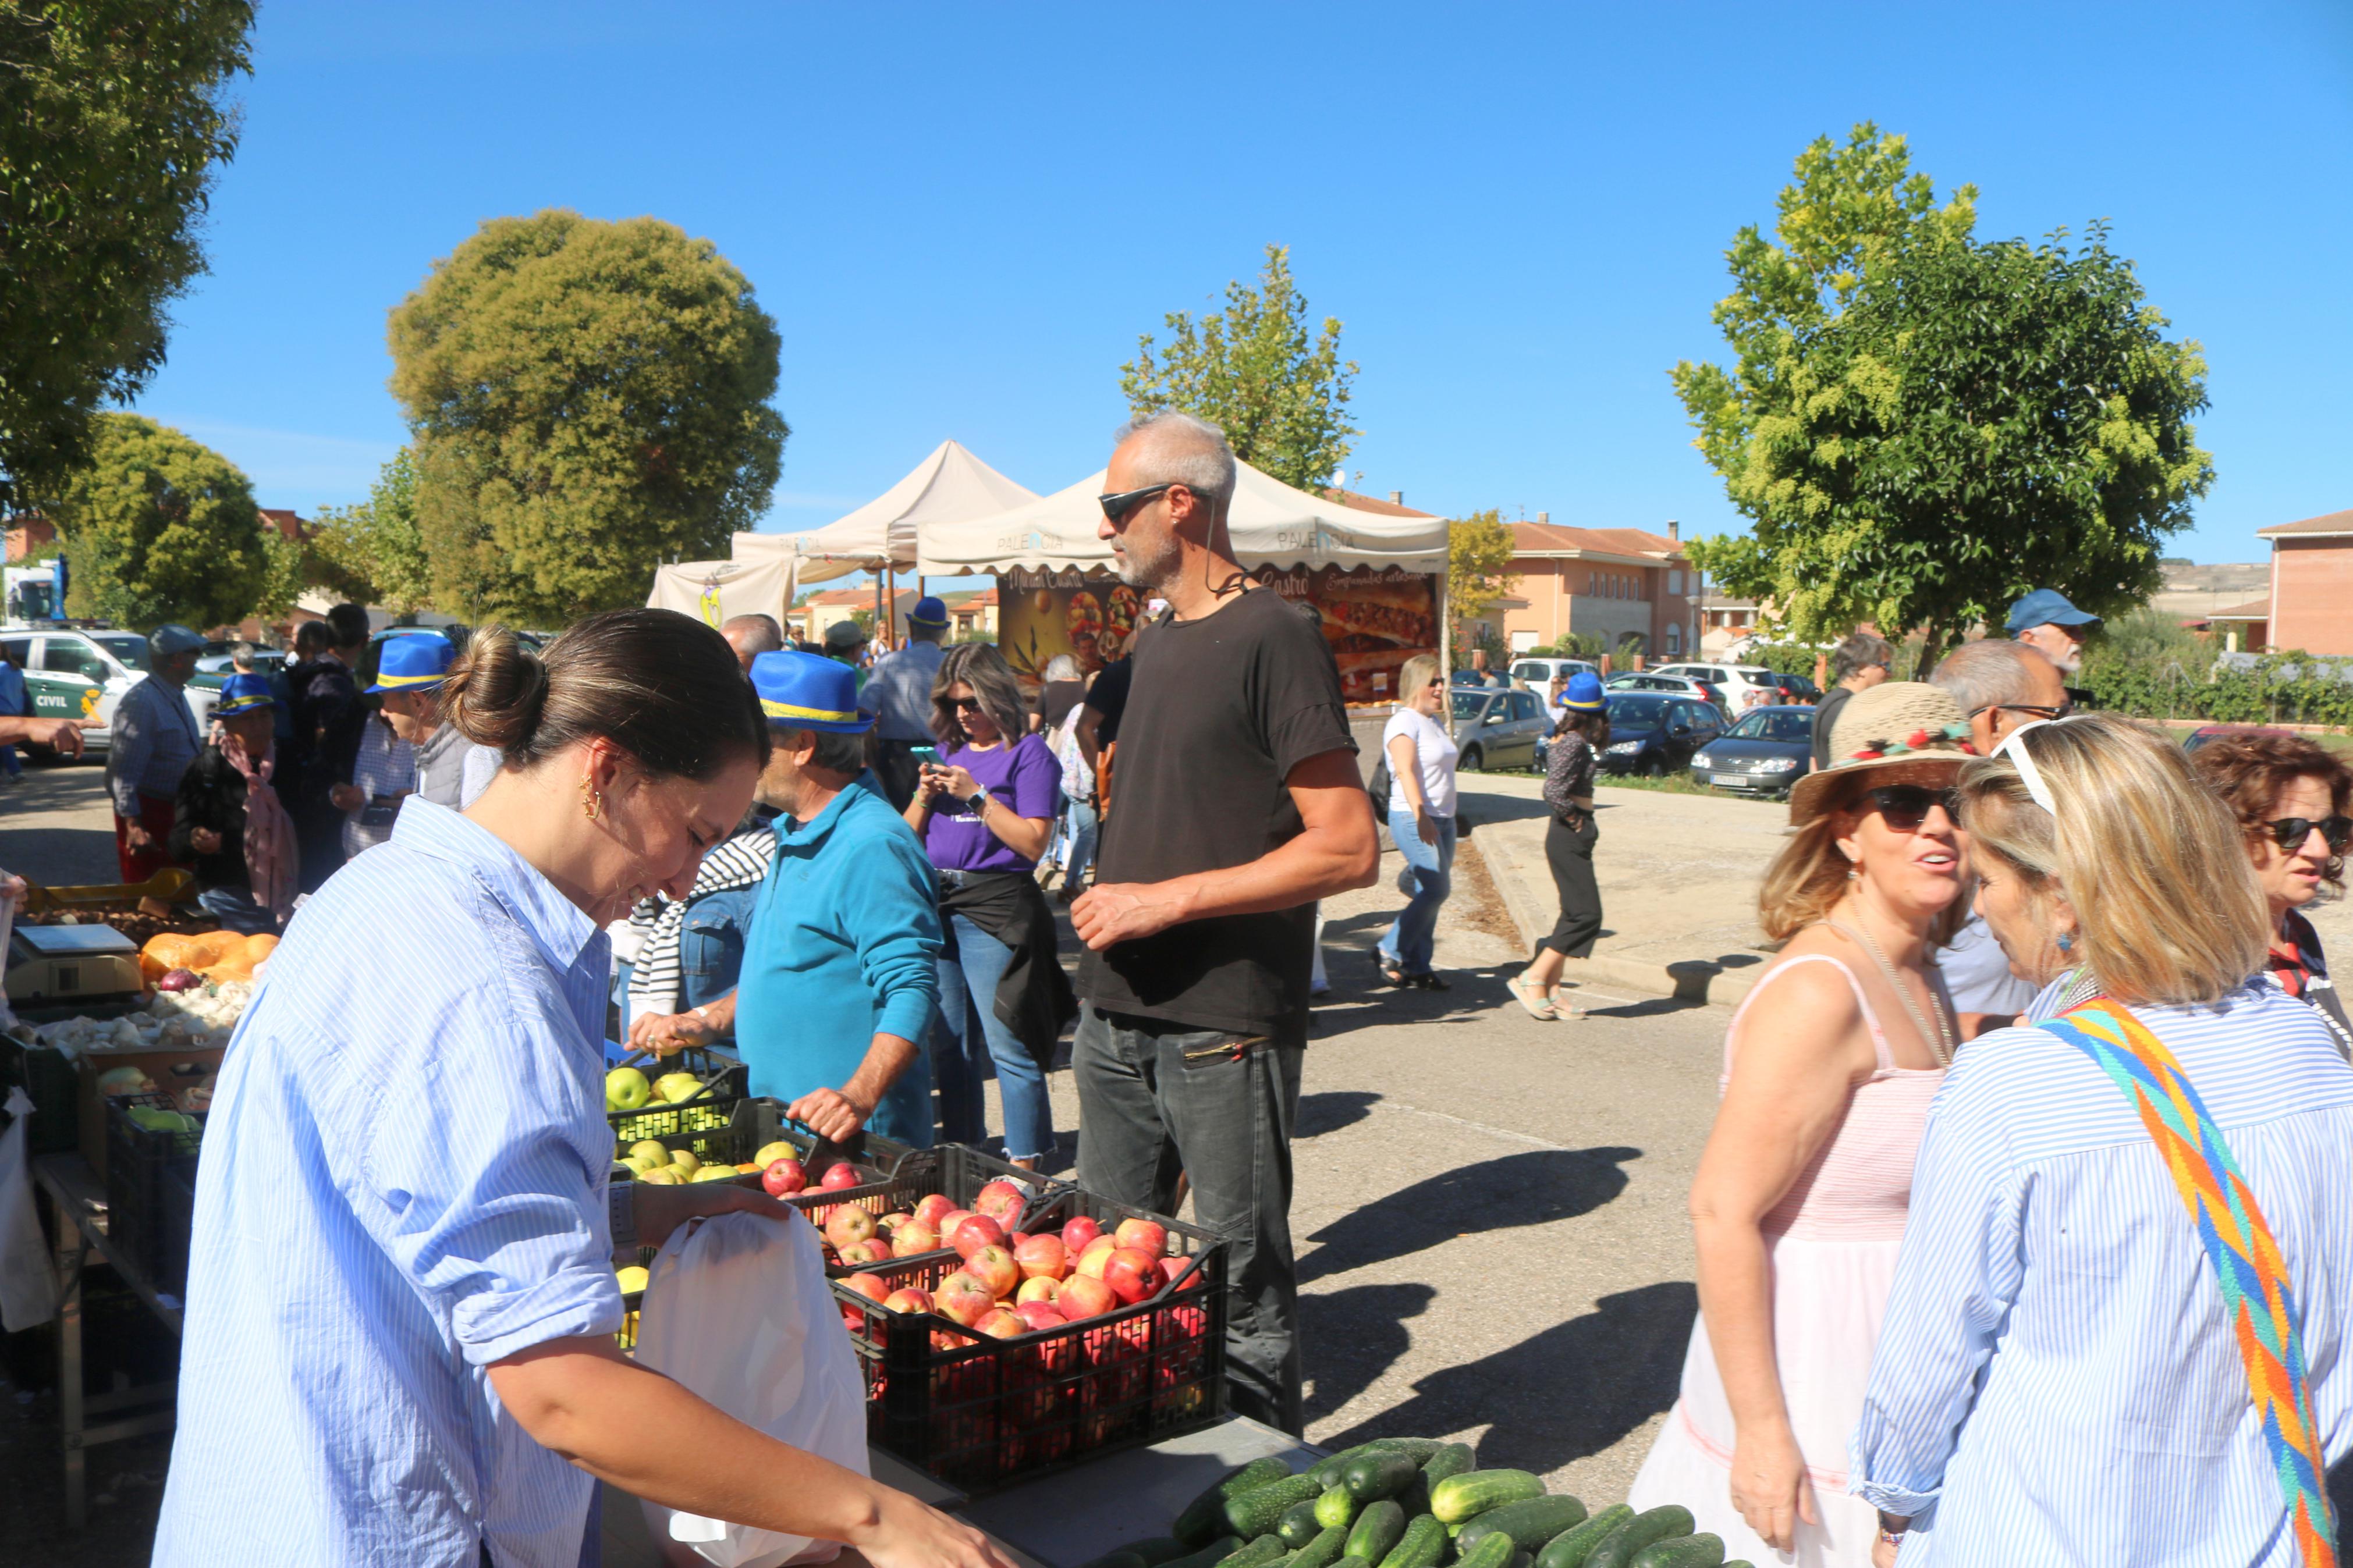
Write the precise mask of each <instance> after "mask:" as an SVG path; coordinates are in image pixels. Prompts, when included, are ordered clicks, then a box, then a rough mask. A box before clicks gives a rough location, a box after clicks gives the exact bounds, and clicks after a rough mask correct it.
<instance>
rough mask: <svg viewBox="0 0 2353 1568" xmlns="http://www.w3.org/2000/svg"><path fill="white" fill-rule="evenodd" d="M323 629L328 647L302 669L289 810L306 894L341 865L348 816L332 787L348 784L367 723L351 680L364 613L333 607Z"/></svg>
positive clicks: (362, 649)
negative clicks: (297, 762)
mask: <svg viewBox="0 0 2353 1568" xmlns="http://www.w3.org/2000/svg"><path fill="white" fill-rule="evenodd" d="M322 624H323V625H324V626H326V628H327V635H328V637H329V639H330V642H331V645H332V646H330V647H328V648H327V649H326V650H325V652H323V653H322V654H321V655H320V657H319V658H317V659H316V660H314V661H313V662H312V663H311V664H310V665H309V666H308V668H307V674H306V678H305V680H304V684H303V690H302V698H301V705H300V710H299V713H300V718H301V727H302V733H301V737H300V739H301V752H302V757H303V767H302V772H301V777H300V778H299V779H297V780H296V781H295V796H294V799H293V802H292V804H291V805H290V810H291V811H292V813H293V816H294V826H295V830H296V832H297V833H299V834H300V835H301V842H302V890H303V891H304V892H306V893H315V892H317V891H318V890H319V888H320V886H321V885H322V883H324V882H325V881H326V879H328V878H329V877H331V876H332V875H334V873H335V868H337V867H339V866H341V865H342V864H343V825H344V822H345V820H346V816H347V814H346V813H345V812H344V811H343V808H341V807H340V806H338V805H336V804H335V800H334V795H335V786H337V785H338V784H350V783H351V782H352V769H353V766H354V765H355V764H356V763H357V761H358V756H359V745H360V740H361V737H362V735H363V734H364V729H363V726H364V724H365V723H366V721H367V719H368V712H367V709H366V708H365V707H364V705H363V704H362V702H361V700H360V689H359V683H358V681H357V680H355V679H353V674H352V672H353V670H355V669H357V668H359V663H360V660H361V658H363V657H364V656H365V654H366V652H367V641H368V616H367V611H365V610H364V609H362V608H361V607H360V606H359V605H351V604H343V605H333V606H332V607H331V608H330V609H329V610H328V611H327V618H326V620H325V621H324V622H323V623H322Z"/></svg>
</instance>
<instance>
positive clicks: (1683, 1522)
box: [1585, 1502, 1692, 1568]
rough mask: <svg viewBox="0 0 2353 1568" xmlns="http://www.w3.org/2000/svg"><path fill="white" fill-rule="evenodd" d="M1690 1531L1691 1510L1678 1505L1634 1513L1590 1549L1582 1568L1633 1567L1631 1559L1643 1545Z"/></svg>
mask: <svg viewBox="0 0 2353 1568" xmlns="http://www.w3.org/2000/svg"><path fill="white" fill-rule="evenodd" d="M1691 1532H1692V1516H1691V1510H1689V1509H1687V1508H1685V1507H1683V1505H1682V1504H1681V1503H1672V1502H1671V1503H1668V1504H1667V1505H1666V1506H1664V1507H1663V1508H1654V1509H1652V1510H1650V1511H1649V1512H1648V1513H1638V1514H1636V1515H1635V1516H1634V1517H1633V1518H1631V1519H1630V1520H1628V1521H1626V1522H1625V1523H1624V1524H1621V1525H1620V1526H1619V1527H1618V1531H1617V1533H1615V1534H1613V1535H1612V1536H1610V1538H1609V1540H1607V1541H1605V1542H1602V1543H1601V1544H1600V1545H1599V1546H1597V1547H1595V1548H1594V1549H1593V1552H1592V1553H1591V1555H1589V1556H1588V1557H1587V1558H1586V1560H1585V1568H1633V1562H1634V1559H1635V1558H1636V1557H1637V1556H1638V1555H1640V1554H1641V1550H1642V1548H1644V1547H1645V1546H1648V1545H1651V1543H1652V1542H1660V1541H1667V1540H1672V1538H1673V1537H1675V1536H1678V1535H1689V1534H1690V1533H1691Z"/></svg>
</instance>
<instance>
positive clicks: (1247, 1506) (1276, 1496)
mask: <svg viewBox="0 0 2353 1568" xmlns="http://www.w3.org/2000/svg"><path fill="white" fill-rule="evenodd" d="M1318 1490H1319V1489H1318V1488H1317V1487H1316V1485H1315V1480H1314V1477H1312V1476H1286V1477H1285V1478H1284V1479H1282V1480H1279V1481H1270V1482H1268V1483H1267V1484H1266V1485H1265V1486H1262V1487H1252V1488H1251V1489H1250V1490H1249V1491H1246V1492H1244V1493H1242V1494H1241V1495H1240V1496H1239V1497H1229V1498H1228V1499H1227V1500H1226V1503H1225V1518H1226V1527H1227V1528H1228V1529H1229V1530H1230V1531H1232V1532H1233V1533H1234V1534H1236V1535H1239V1536H1240V1537H1241V1538H1242V1539H1243V1540H1244V1541H1250V1542H1255V1541H1257V1539H1258V1538H1259V1537H1260V1536H1261V1535H1274V1527H1275V1526H1276V1525H1277V1524H1279V1523H1281V1522H1282V1516H1283V1515H1284V1514H1286V1513H1289V1512H1290V1511H1291V1509H1292V1505H1293V1504H1294V1503H1303V1502H1308V1501H1311V1500H1314V1497H1315V1496H1316V1493H1317V1491H1318ZM1275 1539H1276V1540H1278V1541H1280V1540H1282V1537H1281V1536H1279V1535H1278V1536H1275Z"/></svg>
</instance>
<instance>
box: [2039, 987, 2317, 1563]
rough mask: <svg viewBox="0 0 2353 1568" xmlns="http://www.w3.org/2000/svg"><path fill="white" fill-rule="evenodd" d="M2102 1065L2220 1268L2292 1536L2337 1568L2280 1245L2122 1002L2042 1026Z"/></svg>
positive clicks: (2190, 1099)
mask: <svg viewBox="0 0 2353 1568" xmlns="http://www.w3.org/2000/svg"><path fill="white" fill-rule="evenodd" d="M2041 1027H2042V1028H2044V1029H2047V1030H2049V1031H2050V1032H2051V1033H2052V1034H2053V1035H2056V1036H2057V1037H2059V1038H2061V1039H2063V1040H2064V1041H2066V1042H2067V1043H2068V1044H2069V1045H2071V1046H2073V1047H2075V1048H2076V1049H2078V1050H2080V1051H2082V1052H2083V1053H2084V1055H2085V1056H2087V1057H2090V1058H2092V1059H2093V1060H2094V1062H2096V1063H2098V1064H2099V1066H2100V1069H2101V1070H2102V1071H2103V1072H2105V1073H2106V1074H2107V1075H2108V1077H2109V1078H2110V1079H2112V1080H2114V1082H2115V1083H2116V1087H2117V1088H2118V1089H2123V1090H2124V1091H2125V1094H2126V1097H2127V1098H2129V1099H2130V1100H2132V1101H2133V1102H2134V1104H2135V1105H2136V1106H2137V1108H2138V1109H2139V1110H2140V1119H2141V1124H2142V1125H2143V1126H2145V1127H2147V1129H2148V1135H2149V1137H2150V1138H2152V1139H2154V1140H2155V1141H2156V1143H2157V1147H2158V1152H2159V1153H2160V1154H2162V1155H2163V1156H2164V1157H2165V1165H2166V1169H2167V1170H2168V1171H2169V1172H2171V1173H2172V1174H2173V1186H2174V1190H2175V1191H2176V1192H2177V1193H2179V1194H2180V1196H2181V1206H2182V1208H2183V1209H2184V1210H2186V1211H2187V1212H2188V1213H2189V1223H2190V1226H2192V1227H2193V1228H2194V1229H2195V1230H2196V1231H2197V1232H2198V1239H2199V1241H2200V1243H2201V1244H2203V1245H2204V1247H2205V1248H2206V1260H2207V1261H2208V1262H2209V1263H2211V1264H2212V1265H2213V1266H2214V1279H2215V1282H2216V1283H2217V1284H2219V1285H2220V1286H2221V1289H2222V1305H2223V1310H2225V1311H2226V1312H2227V1313H2228V1314H2229V1316H2230V1319H2231V1326H2232V1338H2233V1339H2234V1340H2235V1341H2236V1342H2237V1343H2238V1346H2239V1358H2240V1360H2241V1361H2242V1362H2243V1363H2245V1365H2246V1372H2247V1390H2248V1393H2249V1394H2251V1395H2252V1396H2253V1400H2254V1404H2255V1414H2256V1415H2257V1416H2258V1418H2259V1419H2260V1420H2261V1421H2262V1423H2263V1441H2264V1444H2265V1446H2266V1447H2268V1449H2269V1451H2270V1454H2271V1458H2272V1467H2273V1469H2274V1471H2275V1472H2276V1473H2277V1476H2278V1479H2279V1487H2280V1492H2281V1495H2282V1496H2283V1497H2284V1498H2285V1499H2286V1501H2287V1510H2288V1517H2289V1520H2290V1521H2291V1522H2292V1524H2293V1525H2294V1527H2295V1543H2296V1553H2297V1558H2296V1560H2297V1561H2298V1562H2299V1563H2303V1564H2304V1565H2305V1568H2324V1565H2326V1568H2334V1564H2335V1563H2336V1562H2337V1547H2336V1538H2337V1536H2336V1527H2335V1524H2334V1523H2333V1521H2331V1520H2330V1519H2329V1516H2328V1495H2327V1490H2326V1489H2325V1482H2324V1480H2323V1476H2324V1474H2325V1472H2326V1469H2327V1466H2326V1464H2325V1463H2324V1461H2323V1459H2322V1457H2321V1452H2320V1432H2319V1429H2318V1427H2316V1426H2315V1425H2314V1424H2313V1419H2312V1398H2311V1394H2310V1392H2309V1390H2308V1389H2307V1387H2306V1379H2305V1368H2304V1333H2303V1330H2302V1328H2301V1326H2300V1325H2301V1322H2302V1318H2303V1314H2302V1312H2301V1311H2300V1310H2299V1309H2298V1308H2297V1306H2296V1301H2295V1288H2294V1287H2293V1286H2292V1285H2291V1284H2290V1283H2289V1280H2288V1277H2287V1263H2286V1260H2285V1259H2284V1258H2282V1257H2281V1256H2280V1249H2279V1243H2278V1242H2277V1241H2276V1240H2274V1238H2273V1236H2272V1229H2271V1226H2269V1225H2268V1224H2266V1223H2265V1222H2264V1219H2263V1210H2262V1209H2261V1208H2260V1207H2258V1206H2257V1205H2256V1204H2255V1194H2254V1191H2253V1189H2252V1188H2251V1187H2249V1186H2248V1185H2247V1182H2246V1178H2245V1177H2244V1176H2242V1175H2241V1174H2240V1173H2239V1166H2238V1162H2237V1161H2235V1160H2233V1159H2232V1157H2231V1149H2230V1145H2229V1144H2227V1143H2225V1142H2223V1141H2222V1130H2221V1128H2219V1127H2217V1126H2215V1125H2214V1119H2213V1118H2212V1117H2211V1116H2210V1115H2208V1114H2207V1110H2206V1102H2205V1101H2204V1100H2201V1099H2200V1098H2199V1095H2198V1090H2197V1089H2195V1088H2194V1087H2193V1086H2192V1085H2191V1084H2190V1082H2189V1079H2188V1077H2186V1076H2185V1075H2184V1074H2183V1072H2182V1070H2181V1064H2180V1063H2179V1062H2178V1061H2176V1060H2174V1059H2173V1053H2172V1052H2171V1051H2169V1050H2168V1049H2167V1048H2166V1046H2165V1042H2164V1041H2162V1040H2160V1039H2158V1037H2156V1036H2155V1035H2153V1034H2151V1033H2150V1032H2149V1029H2148V1026H2147V1025H2145V1024H2143V1023H2142V1022H2141V1021H2140V1020H2139V1019H2137V1018H2136V1017H2134V1016H2132V1014H2131V1013H2129V1012H2128V1011H2126V1009H2125V1007H2124V1006H2123V1005H2121V1004H2119V1003H2116V1002H2113V1001H2110V1000H2109V999H2107V998H2106V997H2104V996H2103V997H2095V998H2094V999H2093V1000H2092V1001H2089V1002H2085V1003H2084V1004H2083V1005H2080V1006H2076V1007H2071V1008H2069V1009H2068V1010H2067V1011H2066V1012H2065V1013H2063V1014H2061V1015H2060V1016H2058V1017H2056V1018H2053V1019H2052V1020H2050V1021H2049V1022H2047V1023H2045V1024H2043V1025H2042V1026H2041Z"/></svg>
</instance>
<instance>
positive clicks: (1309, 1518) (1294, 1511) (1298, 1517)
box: [1274, 1498, 1324, 1552]
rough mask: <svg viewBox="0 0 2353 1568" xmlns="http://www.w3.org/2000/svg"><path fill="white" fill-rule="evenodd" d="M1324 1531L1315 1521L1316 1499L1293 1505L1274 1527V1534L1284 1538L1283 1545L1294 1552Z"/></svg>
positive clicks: (1285, 1511)
mask: <svg viewBox="0 0 2353 1568" xmlns="http://www.w3.org/2000/svg"><path fill="white" fill-rule="evenodd" d="M1323 1531H1324V1527H1323V1526H1322V1525H1321V1524H1318V1523H1317V1522H1316V1521H1315V1500H1314V1498H1310V1499H1308V1500H1306V1501H1305V1502H1297V1503H1293V1504H1292V1505H1291V1507H1290V1508H1289V1509H1287V1510H1284V1512H1283V1515H1282V1519H1280V1520H1278V1521H1276V1522H1275V1526H1274V1532H1275V1533H1276V1534H1277V1535H1280V1536H1281V1537H1282V1543H1283V1544H1284V1545H1285V1546H1288V1547H1290V1548H1291V1549H1292V1550H1293V1552H1296V1551H1298V1550H1299V1549H1300V1548H1301V1547H1303V1546H1304V1545H1306V1544H1307V1543H1308V1542H1311V1541H1313V1540H1314V1539H1315V1538H1316V1537H1317V1536H1318V1535H1320V1534H1322V1533H1323Z"/></svg>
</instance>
